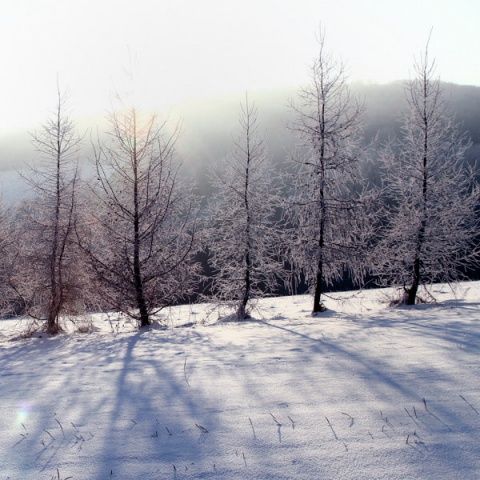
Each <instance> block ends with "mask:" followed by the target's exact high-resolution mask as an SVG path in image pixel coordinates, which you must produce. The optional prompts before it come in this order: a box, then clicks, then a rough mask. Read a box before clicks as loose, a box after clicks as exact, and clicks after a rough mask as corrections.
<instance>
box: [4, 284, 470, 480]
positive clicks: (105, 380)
mask: <svg viewBox="0 0 480 480" xmlns="http://www.w3.org/2000/svg"><path fill="white" fill-rule="evenodd" d="M388 292H389V291H388V290H372V291H364V292H357V293H355V292H348V293H341V294H334V295H333V296H332V298H329V299H326V304H327V306H328V308H329V310H328V311H327V312H324V313H323V314H321V315H320V316H318V317H312V316H311V314H310V310H311V298H310V297H308V296H296V297H283V298H274V299H264V300H262V301H261V302H260V303H259V305H258V308H257V309H256V310H255V311H254V312H253V315H252V316H253V317H254V318H252V319H251V320H249V321H245V322H242V323H238V322H237V323H235V322H226V321H223V322H222V321H218V312H212V311H210V309H209V307H208V306H206V305H194V306H189V307H178V308H173V309H171V310H170V311H168V312H163V316H162V318H161V320H162V322H163V323H164V324H165V325H166V328H163V327H161V326H160V324H155V325H154V326H153V327H152V328H150V329H148V330H145V331H141V332H138V331H135V329H134V328H133V327H132V325H130V324H128V323H127V322H124V321H122V320H121V319H119V318H117V317H116V316H112V315H110V316H107V315H100V314H99V315H96V316H94V317H92V318H91V319H92V321H93V323H94V326H95V327H96V330H95V331H94V332H93V333H89V334H85V333H77V332H75V331H74V330H75V328H76V327H75V326H74V325H73V324H71V323H68V324H67V326H68V328H69V330H70V332H69V333H65V334H61V335H58V336H56V337H48V336H46V335H44V334H43V335H41V334H35V335H33V337H31V338H15V337H18V336H19V334H20V333H21V332H23V331H25V329H26V328H27V323H28V322H27V321H19V320H2V321H0V480H7V479H9V480H17V479H18V480H43V479H44V480H52V479H55V480H57V479H61V480H64V479H66V478H71V479H73V480H108V479H113V480H120V479H124V480H137V479H149V480H154V479H178V480H180V479H226V480H235V479H245V480H246V479H248V480H251V479H262V480H263V479H264V480H267V479H268V480H269V479H272V480H274V479H275V480H287V479H288V480H291V479H295V480H301V479H309V480H317V479H319V480H320V479H335V480H342V479H349V480H350V479H355V480H361V479H365V480H367V479H368V480H372V479H389V480H392V479H399V480H400V479H402V480H403V479H406V478H415V479H417V480H418V479H425V480H426V479H429V480H431V479H436V480H439V479H440V480H441V479H445V480H446V479H448V480H454V479H459V480H460V479H461V480H469V479H472V480H473V479H479V478H480V356H479V348H480V284H479V283H475V282H474V283H464V284H460V285H459V286H458V287H457V289H456V291H455V292H452V291H451V290H450V289H449V288H448V287H446V286H437V287H435V288H433V293H434V295H435V297H436V298H437V302H438V303H436V304H428V305H421V306H416V307H411V308H396V309H394V308H388V307H387V306H386V303H385V301H386V299H387V297H388ZM87 321H88V319H84V320H83V321H82V319H77V324H78V322H80V323H82V322H83V326H85V325H84V324H85V323H87Z"/></svg>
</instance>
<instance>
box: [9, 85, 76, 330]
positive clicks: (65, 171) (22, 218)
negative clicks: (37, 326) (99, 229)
mask: <svg viewBox="0 0 480 480" xmlns="http://www.w3.org/2000/svg"><path fill="white" fill-rule="evenodd" d="M32 143H33V145H34V147H35V149H36V151H37V153H38V154H39V156H38V158H37V161H36V162H35V163H34V165H33V166H32V167H29V168H27V170H26V171H25V173H24V178H25V179H26V180H27V182H28V183H29V185H30V187H31V188H32V196H33V198H32V199H31V200H27V201H25V202H24V203H23V205H22V206H21V208H20V209H19V210H18V212H17V218H16V222H17V223H18V225H17V227H16V234H17V235H19V236H21V238H22V243H21V245H20V246H19V248H18V250H17V253H16V255H15V257H16V261H15V264H14V265H12V268H13V269H14V273H13V274H12V277H11V287H12V288H13V289H14V290H15V292H16V294H17V295H18V297H19V298H20V299H21V301H22V303H23V304H24V305H25V307H26V311H27V313H28V314H29V315H30V316H32V317H33V318H35V319H37V320H41V321H44V322H45V329H46V331H47V332H48V333H51V334H55V333H58V332H59V331H60V330H61V325H60V317H61V315H63V314H66V313H76V312H77V311H78V307H79V305H80V304H81V284H80V279H81V277H82V276H81V273H80V271H79V263H78V252H77V251H76V249H75V245H74V242H73V240H74V238H73V237H74V229H75V221H76V213H77V185H78V183H79V174H78V155H79V148H80V143H81V138H80V137H79V135H78V133H77V130H76V125H75V122H74V121H73V120H72V119H71V118H70V116H69V114H68V95H67V94H66V93H62V92H61V91H60V89H59V88H57V102H56V106H55V110H54V112H53V114H52V116H51V118H49V119H48V120H47V121H46V122H45V123H44V124H43V125H42V126H41V128H40V130H39V131H36V132H35V133H33V134H32Z"/></svg>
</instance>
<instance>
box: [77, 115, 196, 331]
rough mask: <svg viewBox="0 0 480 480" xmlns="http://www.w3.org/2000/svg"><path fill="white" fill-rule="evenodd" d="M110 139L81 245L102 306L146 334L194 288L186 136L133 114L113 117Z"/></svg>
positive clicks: (99, 156) (98, 149) (98, 157)
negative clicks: (182, 158)
mask: <svg viewBox="0 0 480 480" xmlns="http://www.w3.org/2000/svg"><path fill="white" fill-rule="evenodd" d="M107 134H108V135H107V137H106V138H107V139H106V140H105V141H99V142H98V145H96V146H95V169H96V175H97V183H96V185H95V186H94V189H93V193H94V198H95V205H94V207H93V211H92V214H91V220H92V221H91V226H90V235H89V236H83V237H82V236H81V238H80V244H81V246H82V248H83V250H84V251H85V252H86V253H87V255H88V256H89V258H90V262H91V266H92V268H93V270H94V272H95V274H96V276H97V278H98V280H99V293H100V295H101V297H102V301H103V302H106V304H107V305H109V306H110V307H111V308H113V309H115V310H118V311H120V312H123V313H125V314H127V315H128V316H129V317H131V318H132V319H134V320H135V321H136V322H137V324H138V326H139V327H140V328H141V327H145V326H147V325H149V324H151V323H152V315H153V314H155V313H156V312H158V311H159V310H160V309H162V308H164V307H167V306H170V305H173V304H175V303H176V302H178V301H179V300H180V299H182V298H184V297H185V295H187V294H189V293H190V291H191V288H192V285H193V284H194V281H195V275H196V270H197V266H196V264H195V263H194V262H193V261H192V254H193V253H194V252H193V246H194V239H195V222H194V218H193V215H192V212H193V210H194V204H193V198H192V194H191V188H190V189H188V188H187V186H186V185H183V184H182V182H181V180H180V178H179V169H180V165H179V164H178V163H177V162H176V159H175V143H176V141H177V138H178V134H179V129H178V128H176V129H174V130H173V132H172V131H170V132H169V130H168V125H167V124H166V123H162V124H159V123H158V122H157V119H156V117H155V116H150V117H149V118H146V119H142V117H141V115H140V114H139V113H138V111H137V110H136V109H135V108H130V107H125V108H123V109H121V110H119V111H116V112H113V113H111V115H110V116H109V130H108V132H107Z"/></svg>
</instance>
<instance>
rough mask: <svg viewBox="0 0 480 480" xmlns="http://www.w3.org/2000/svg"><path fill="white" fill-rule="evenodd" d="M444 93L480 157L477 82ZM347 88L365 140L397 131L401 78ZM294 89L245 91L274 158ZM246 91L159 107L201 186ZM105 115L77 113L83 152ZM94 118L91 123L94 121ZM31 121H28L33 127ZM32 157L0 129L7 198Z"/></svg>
mask: <svg viewBox="0 0 480 480" xmlns="http://www.w3.org/2000/svg"><path fill="white" fill-rule="evenodd" d="M442 87H443V91H444V97H445V98H446V100H447V101H448V104H449V107H450V110H451V112H452V114H453V115H455V117H456V119H457V121H458V122H459V123H460V124H461V125H462V126H463V128H464V130H465V132H467V133H468V135H469V136H470V138H471V139H472V141H473V143H474V145H473V146H472V149H471V150H470V152H469V158H468V159H467V160H470V159H476V158H479V157H480V87H475V86H465V85H456V84H452V83H444V84H443V85H442ZM352 90H353V92H354V93H356V94H357V95H358V97H359V98H360V99H364V102H365V122H366V125H365V142H370V141H371V140H372V139H373V138H374V137H375V136H376V135H378V138H379V139H380V140H381V141H385V140H386V139H387V138H389V137H393V136H397V135H398V134H399V133H400V122H399V117H400V115H401V113H402V111H403V110H404V109H405V108H406V103H405V93H404V82H401V81H398V82H394V83H390V84H386V85H378V84H363V83H354V84H353V85H352ZM296 94H297V90H295V89H288V88H285V89H272V90H260V91H253V92H248V96H249V99H250V100H251V101H252V102H254V103H255V104H256V106H257V107H258V112H259V127H260V131H263V132H264V135H265V140H266V144H267V146H268V150H269V152H270V154H271V155H272V156H273V158H274V160H275V161H276V162H278V163H281V162H282V161H283V160H284V159H285V158H286V157H287V155H288V152H291V151H292V150H293V148H294V147H295V139H294V137H293V135H291V134H290V132H289V131H288V128H287V126H288V124H289V122H290V121H291V120H292V119H293V116H292V111H291V109H290V108H289V102H290V101H291V100H295V97H296ZM244 100H245V92H242V93H239V94H238V95H231V96H224V97H216V98H207V99H200V100H190V101H189V102H185V103H182V104H178V105H175V106H173V107H172V108H171V109H170V111H168V112H159V114H160V115H164V116H166V117H168V118H169V119H170V120H171V122H172V124H173V123H175V122H177V121H178V122H181V124H182V130H183V133H182V136H181V138H180V140H179V143H178V152H179V154H180V156H181V158H182V161H183V163H184V165H185V167H186V170H187V173H188V174H190V175H191V176H193V177H196V179H197V180H198V182H199V183H200V188H201V190H202V191H203V192H204V193H208V191H207V188H206V175H205V173H206V171H207V165H209V164H215V163H217V162H219V161H221V160H222V159H223V158H224V157H225V155H226V154H227V152H228V150H229V148H230V147H231V146H232V142H233V140H232V139H233V137H235V136H236V134H237V132H238V115H239V112H240V103H241V102H243V101H244ZM103 122H104V119H103V118H102V117H99V118H98V119H93V118H89V119H82V118H79V119H78V125H79V128H80V129H81V130H82V131H83V132H87V135H86V142H85V148H84V150H83V155H84V156H85V157H88V156H89V155H90V151H89V147H90V145H89V136H90V134H89V133H88V132H89V131H90V130H92V131H95V130H96V129H97V127H98V128H99V131H100V132H101V131H102V124H103ZM95 123H96V124H95ZM34 129H35V127H32V130H34ZM32 158H33V159H34V158H35V152H34V150H33V148H32V146H31V144H30V136H29V134H28V132H26V131H25V132H16V133H10V134H8V135H7V134H5V133H2V132H0V171H2V172H1V173H0V176H1V177H2V181H1V182H0V184H2V191H3V194H4V197H5V198H6V199H7V200H12V199H13V198H14V197H15V196H17V195H19V194H20V195H22V194H21V193H19V191H21V192H23V189H19V188H17V187H16V186H14V185H13V182H15V178H16V177H15V175H12V174H11V173H4V172H5V171H8V170H14V169H19V168H22V165H23V164H24V163H25V162H28V161H31V160H32Z"/></svg>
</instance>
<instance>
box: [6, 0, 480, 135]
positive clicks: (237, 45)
mask: <svg viewBox="0 0 480 480" xmlns="http://www.w3.org/2000/svg"><path fill="white" fill-rule="evenodd" d="M479 19H480V1H479V0H455V1H454V0H395V1H393V0H0V62H1V67H2V68H1V70H2V72H1V75H0V138H1V135H2V134H5V133H6V132H9V131H11V130H12V129H19V128H32V125H33V126H34V125H35V124H37V123H38V122H42V121H43V120H45V118H46V117H47V115H48V113H49V111H50V110H51V109H52V108H53V107H54V105H55V91H56V78H57V74H58V75H59V78H60V83H61V86H62V87H63V88H65V87H68V88H69V90H70V96H71V106H72V110H73V112H74V114H75V115H78V116H83V115H96V114H104V113H105V112H106V111H107V110H108V109H109V106H110V95H111V93H112V92H113V91H114V90H116V89H117V90H119V91H122V90H124V89H125V88H127V87H126V76H125V74H124V73H122V72H123V71H124V70H129V69H131V70H132V71H133V73H134V82H133V85H134V90H135V95H136V99H137V102H138V103H139V104H140V105H141V106H144V107H145V108H148V109H151V110H157V111H158V110H162V109H164V108H166V107H168V106H169V105H174V104H175V103H179V102H188V100H189V99H193V98H196V97H210V96H216V95H224V94H229V93H236V92H244V91H246V90H249V91H251V90H256V89H259V88H275V87H296V86H301V85H302V84H305V83H306V81H307V79H308V69H309V67H310V65H311V63H312V61H313V59H314V58H315V56H316V54H317V50H318V49H317V43H316V38H315V35H316V32H318V27H319V24H320V23H321V24H322V26H323V27H324V29H325V31H326V46H327V48H328V50H330V51H331V52H332V54H333V55H334V56H336V57H337V58H341V59H342V60H343V61H344V62H345V64H346V65H347V67H348V71H349V73H350V78H351V79H352V80H363V81H365V82H388V81H392V80H399V79H405V78H408V77H409V76H411V73H412V65H413V62H414V60H415V58H418V57H419V55H420V53H421V52H422V50H423V49H424V47H425V44H426V41H427V39H428V36H429V33H430V30H431V29H432V28H433V31H432V37H431V41H430V54H431V56H432V57H435V59H436V63H437V71H438V73H439V75H440V77H441V79H442V80H445V81H449V82H455V83H459V84H470V85H478V86H480V27H479ZM128 88H130V87H128Z"/></svg>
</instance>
